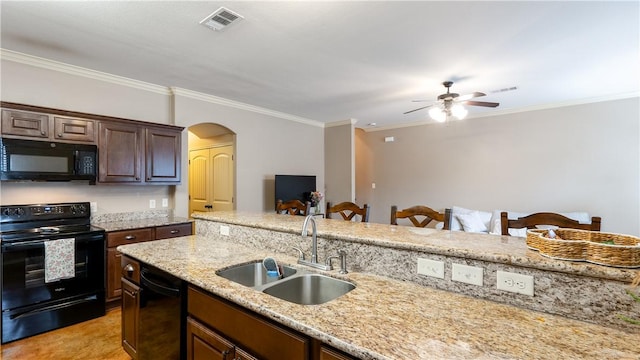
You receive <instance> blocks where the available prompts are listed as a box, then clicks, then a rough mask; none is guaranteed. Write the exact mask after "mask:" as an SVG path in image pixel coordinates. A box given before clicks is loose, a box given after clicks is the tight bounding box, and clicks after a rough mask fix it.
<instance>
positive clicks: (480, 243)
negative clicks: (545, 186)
mask: <svg viewBox="0 0 640 360" xmlns="http://www.w3.org/2000/svg"><path fill="white" fill-rule="evenodd" d="M192 216H193V218H195V219H203V220H208V221H217V222H221V223H228V224H236V225H242V226H248V227H254V228H260V229H269V230H274V231H280V232H288V233H292V234H299V233H300V230H301V229H302V223H303V222H304V217H302V216H283V215H278V214H275V213H249V212H235V211H217V212H208V213H194V214H193V215H192ZM316 222H317V224H318V226H317V230H318V231H317V232H318V236H320V237H323V238H327V239H339V240H343V241H351V242H358V243H365V244H374V245H377V246H382V247H389V248H397V249H407V250H412V251H423V252H427V253H432V254H441V255H447V256H457V257H461V258H466V259H476V260H484V261H489V262H494V263H502V264H508V265H517V266H522V267H529V268H534V269H540V270H548V271H556V272H564V273H569V274H574V275H581V276H590V277H597V278H604V279H612V280H618V281H622V282H630V281H631V280H632V279H633V278H635V277H636V276H637V273H638V269H626V268H616V267H610V266H601V265H595V264H590V263H587V262H575V261H561V260H556V259H550V258H547V257H544V256H542V255H540V254H539V253H538V252H537V251H533V250H531V249H529V248H527V244H526V240H525V238H523V237H515V236H502V235H492V234H479V233H468V232H464V231H442V230H436V229H429V228H415V227H410V226H397V225H388V224H377V223H362V222H350V221H336V220H334V219H323V218H321V217H316Z"/></svg>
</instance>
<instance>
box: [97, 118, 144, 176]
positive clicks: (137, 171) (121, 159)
mask: <svg viewBox="0 0 640 360" xmlns="http://www.w3.org/2000/svg"><path fill="white" fill-rule="evenodd" d="M99 128H100V134H99V138H98V142H99V145H98V152H99V154H98V155H99V161H100V173H99V176H98V181H100V182H106V183H141V182H142V178H141V174H142V171H141V166H142V129H141V128H140V127H139V126H137V125H129V124H121V123H110V122H101V123H100V126H99Z"/></svg>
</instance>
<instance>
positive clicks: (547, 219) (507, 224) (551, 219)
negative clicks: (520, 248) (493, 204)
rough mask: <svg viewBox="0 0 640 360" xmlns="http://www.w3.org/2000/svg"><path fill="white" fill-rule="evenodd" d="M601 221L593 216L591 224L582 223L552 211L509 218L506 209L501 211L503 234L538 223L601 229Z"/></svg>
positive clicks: (532, 227)
mask: <svg viewBox="0 0 640 360" xmlns="http://www.w3.org/2000/svg"><path fill="white" fill-rule="evenodd" d="M600 222H601V219H600V217H599V216H594V217H592V218H591V224H581V223H580V222H578V221H577V220H573V219H570V218H568V217H566V216H564V215H561V214H557V213H551V212H540V213H534V214H531V215H527V216H523V217H519V218H517V219H515V220H514V219H509V213H508V212H506V211H503V212H501V213H500V226H501V227H502V235H509V229H522V228H527V229H535V228H536V225H552V226H558V227H561V228H569V229H580V230H590V231H600Z"/></svg>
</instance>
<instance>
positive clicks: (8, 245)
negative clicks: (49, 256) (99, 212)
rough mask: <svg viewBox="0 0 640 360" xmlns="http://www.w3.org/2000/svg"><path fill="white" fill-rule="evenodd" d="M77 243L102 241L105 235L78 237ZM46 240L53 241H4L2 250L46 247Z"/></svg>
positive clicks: (10, 250)
mask: <svg viewBox="0 0 640 360" xmlns="http://www.w3.org/2000/svg"><path fill="white" fill-rule="evenodd" d="M75 239H76V245H78V244H84V243H87V242H90V241H102V240H103V239H104V237H103V236H102V235H100V236H94V237H89V238H87V237H76V238H75ZM46 241H51V239H37V240H27V241H16V242H3V243H2V252H13V251H22V250H29V249H35V248H42V247H44V243H45V242H46Z"/></svg>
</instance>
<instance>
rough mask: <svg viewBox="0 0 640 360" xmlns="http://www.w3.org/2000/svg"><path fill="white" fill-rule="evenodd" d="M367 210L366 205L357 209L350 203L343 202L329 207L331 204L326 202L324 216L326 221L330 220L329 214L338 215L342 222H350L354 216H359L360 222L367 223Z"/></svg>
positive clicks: (356, 206) (368, 207)
mask: <svg viewBox="0 0 640 360" xmlns="http://www.w3.org/2000/svg"><path fill="white" fill-rule="evenodd" d="M369 209H370V206H369V205H368V204H364V206H363V207H359V206H358V205H356V204H354V203H352V202H350V201H345V202H341V203H339V204H335V205H333V206H331V203H330V202H327V210H326V216H327V219H331V214H335V213H339V214H340V215H341V216H342V218H343V219H344V220H346V221H351V219H353V217H354V216H356V215H360V218H361V221H362V222H369Z"/></svg>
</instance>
